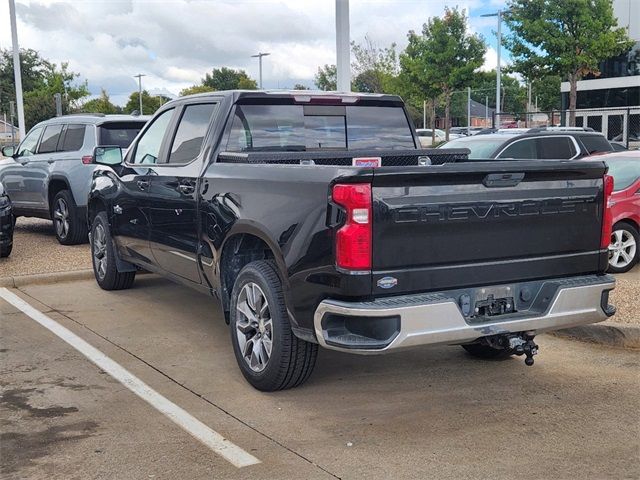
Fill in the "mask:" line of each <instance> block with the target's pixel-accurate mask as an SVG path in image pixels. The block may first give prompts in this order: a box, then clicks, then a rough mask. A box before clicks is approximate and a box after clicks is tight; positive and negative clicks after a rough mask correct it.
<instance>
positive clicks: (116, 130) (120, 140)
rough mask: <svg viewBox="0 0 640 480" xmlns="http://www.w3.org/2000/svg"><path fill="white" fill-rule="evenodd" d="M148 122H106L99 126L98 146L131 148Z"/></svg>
mask: <svg viewBox="0 0 640 480" xmlns="http://www.w3.org/2000/svg"><path fill="white" fill-rule="evenodd" d="M145 123H146V122H144V121H139V122H135V121H134V122H106V123H103V124H101V125H99V126H98V145H117V146H118V147H121V148H129V145H131V142H133V139H134V138H136V135H138V133H139V132H140V130H142V127H144V125H145Z"/></svg>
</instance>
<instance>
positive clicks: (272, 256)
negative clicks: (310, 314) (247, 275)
mask: <svg viewBox="0 0 640 480" xmlns="http://www.w3.org/2000/svg"><path fill="white" fill-rule="evenodd" d="M256 260H272V261H273V262H274V263H275V265H276V270H277V271H278V274H279V276H280V279H281V281H282V285H283V290H284V291H285V292H286V291H287V290H288V288H286V287H287V285H288V283H287V277H286V275H285V274H284V272H286V267H285V263H284V258H283V257H282V254H281V253H280V249H279V248H277V247H275V246H274V244H273V242H272V241H270V240H269V237H268V235H265V234H264V233H263V232H261V231H260V230H256V229H253V228H246V229H235V231H233V232H232V233H230V234H229V235H228V236H227V238H226V239H225V241H224V243H223V244H222V246H221V248H220V262H219V267H218V269H219V278H220V299H221V302H222V308H223V311H224V315H225V320H226V321H227V323H229V305H230V303H231V302H230V298H231V291H232V290H233V285H234V283H235V280H236V278H238V274H239V273H240V270H242V268H243V267H244V266H245V265H247V264H249V263H251V262H254V261H256ZM285 296H286V293H285Z"/></svg>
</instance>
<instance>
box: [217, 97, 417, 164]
mask: <svg viewBox="0 0 640 480" xmlns="http://www.w3.org/2000/svg"><path fill="white" fill-rule="evenodd" d="M414 148H415V144H414V141H413V135H412V133H411V127H410V125H409V121H408V120H407V117H406V115H405V113H404V110H403V109H402V108H400V107H391V106H390V107H380V106H332V105H237V106H236V110H235V115H234V117H233V123H232V125H231V131H230V133H229V137H228V141H227V151H231V152H247V151H307V150H359V149H414Z"/></svg>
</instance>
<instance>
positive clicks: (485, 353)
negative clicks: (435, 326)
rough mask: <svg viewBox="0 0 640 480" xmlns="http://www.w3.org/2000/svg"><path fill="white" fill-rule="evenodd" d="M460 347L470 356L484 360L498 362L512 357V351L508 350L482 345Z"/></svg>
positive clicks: (471, 344) (470, 344)
mask: <svg viewBox="0 0 640 480" xmlns="http://www.w3.org/2000/svg"><path fill="white" fill-rule="evenodd" d="M461 347H462V348H464V349H465V350H466V351H467V353H469V354H470V355H472V356H474V357H478V358H484V359H486V360H500V359H504V358H508V357H510V356H511V355H513V351H512V350H510V349H508V348H495V347H492V346H489V345H485V344H482V343H469V344H467V345H461Z"/></svg>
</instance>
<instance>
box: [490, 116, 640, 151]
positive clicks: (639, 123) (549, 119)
mask: <svg viewBox="0 0 640 480" xmlns="http://www.w3.org/2000/svg"><path fill="white" fill-rule="evenodd" d="M574 112H575V117H576V121H575V126H576V127H589V128H592V129H594V130H595V131H597V132H602V134H603V135H604V136H605V137H607V139H608V140H610V141H612V142H617V143H619V144H621V145H624V146H625V147H627V148H638V147H640V106H635V107H612V108H591V109H580V110H574ZM570 114H571V110H551V111H548V112H524V113H497V114H494V115H493V116H492V127H493V128H535V127H552V126H553V127H557V126H568V125H569V123H570V122H569V117H570Z"/></svg>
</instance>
